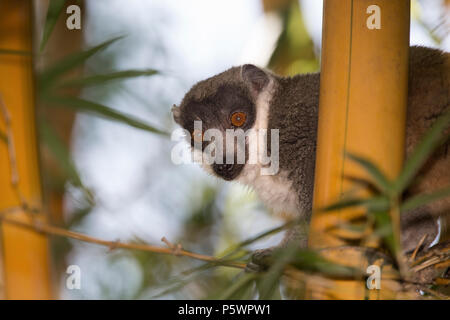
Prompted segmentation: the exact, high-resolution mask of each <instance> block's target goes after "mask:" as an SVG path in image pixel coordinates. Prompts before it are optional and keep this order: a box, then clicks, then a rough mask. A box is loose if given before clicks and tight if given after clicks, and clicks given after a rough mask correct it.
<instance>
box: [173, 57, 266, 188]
mask: <svg viewBox="0 0 450 320" xmlns="http://www.w3.org/2000/svg"><path fill="white" fill-rule="evenodd" d="M255 70H259V71H261V72H262V70H260V69H258V68H257V67H255V66H252V65H245V66H243V67H235V68H231V69H229V70H227V71H225V72H223V73H221V74H219V75H217V76H214V77H212V78H209V79H207V80H204V81H201V82H199V83H198V84H196V85H195V86H194V87H193V88H192V89H191V90H190V91H189V92H188V93H187V94H186V95H185V97H184V99H183V101H182V103H181V105H180V107H176V106H174V108H172V112H173V115H174V119H175V121H176V122H177V123H178V124H179V125H180V126H181V127H183V128H184V129H185V130H187V132H189V136H188V137H187V138H188V141H190V144H191V147H192V150H193V152H201V153H202V156H203V155H204V154H205V153H208V154H211V153H210V152H211V149H212V148H210V147H209V146H212V144H214V145H215V148H216V149H215V151H213V155H214V161H213V163H212V164H209V169H210V170H208V168H206V169H207V171H209V172H212V173H213V174H215V175H216V176H218V177H219V178H222V179H224V180H233V179H236V178H237V177H238V176H239V174H240V173H241V172H242V170H243V168H244V167H245V164H246V163H247V161H248V137H244V140H241V141H240V142H239V138H235V136H233V134H236V135H237V134H242V133H245V132H248V130H249V129H252V128H253V126H254V124H255V121H256V112H257V110H256V105H255V101H256V98H257V94H255V92H254V90H253V87H252V84H251V83H249V82H248V80H247V79H248V77H247V76H248V72H249V71H255ZM199 125H200V127H199ZM219 140H220V141H219ZM240 143H241V144H245V145H240ZM220 149H221V150H222V152H221V153H219V152H217V151H218V150H220ZM238 150H241V151H242V150H244V151H243V154H244V155H243V158H242V157H240V158H238ZM216 152H217V153H216Z"/></svg>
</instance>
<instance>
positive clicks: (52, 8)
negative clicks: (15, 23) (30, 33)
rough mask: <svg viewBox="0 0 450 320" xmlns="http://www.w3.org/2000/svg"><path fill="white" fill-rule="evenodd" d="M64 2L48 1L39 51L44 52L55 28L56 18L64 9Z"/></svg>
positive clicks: (59, 0) (58, 0)
mask: <svg viewBox="0 0 450 320" xmlns="http://www.w3.org/2000/svg"><path fill="white" fill-rule="evenodd" d="M65 2H66V1H65V0H50V3H49V5H48V9H47V17H46V18H45V25H44V33H43V34H42V40H41V45H40V49H39V50H40V51H41V52H42V50H44V47H45V45H46V44H47V41H48V39H49V38H50V35H51V34H52V31H53V29H54V28H55V25H56V22H57V21H58V17H59V15H60V14H61V11H62V9H63V8H64V4H65Z"/></svg>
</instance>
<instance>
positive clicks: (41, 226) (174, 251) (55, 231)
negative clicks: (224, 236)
mask: <svg viewBox="0 0 450 320" xmlns="http://www.w3.org/2000/svg"><path fill="white" fill-rule="evenodd" d="M0 221H1V222H5V223H8V224H12V225H15V226H18V227H22V228H26V229H29V230H32V231H35V232H39V233H45V234H48V235H53V236H60V237H66V238H71V239H75V240H79V241H84V242H89V243H95V244H98V245H101V246H105V247H108V248H109V249H110V250H114V249H117V248H120V249H133V250H140V251H147V252H153V253H162V254H170V255H175V256H185V257H190V258H193V259H196V260H202V261H207V262H212V263H215V264H219V265H223V266H228V267H233V268H240V269H243V268H245V263H239V262H232V261H225V260H221V259H218V258H215V257H212V256H207V255H203V254H198V253H194V252H190V251H186V250H183V249H182V248H181V246H180V245H177V246H171V247H169V248H163V247H158V246H152V245H148V244H139V243H124V242H120V241H108V240H103V239H98V238H94V237H91V236H87V235H85V234H82V233H78V232H74V231H70V230H66V229H63V228H59V227H55V226H52V225H49V224H47V223H45V222H42V221H38V220H36V219H34V221H33V222H25V221H21V220H18V219H15V218H12V217H7V216H6V214H5V213H2V214H0ZM164 239H165V238H164ZM166 241H167V240H166Z"/></svg>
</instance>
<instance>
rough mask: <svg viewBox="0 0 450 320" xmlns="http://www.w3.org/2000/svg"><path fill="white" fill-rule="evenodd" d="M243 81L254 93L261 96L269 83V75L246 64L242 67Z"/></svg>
mask: <svg viewBox="0 0 450 320" xmlns="http://www.w3.org/2000/svg"><path fill="white" fill-rule="evenodd" d="M241 76H242V80H244V81H245V82H247V83H248V84H249V85H250V88H251V90H252V91H253V92H252V93H256V94H259V93H260V92H261V91H262V90H263V89H264V88H265V87H266V86H267V84H268V83H269V75H268V74H267V73H266V72H265V71H264V70H262V69H260V68H258V67H257V66H254V65H252V64H244V65H243V66H242V67H241Z"/></svg>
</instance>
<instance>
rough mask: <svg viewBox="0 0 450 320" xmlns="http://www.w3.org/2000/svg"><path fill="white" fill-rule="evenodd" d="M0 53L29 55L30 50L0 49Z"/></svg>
mask: <svg viewBox="0 0 450 320" xmlns="http://www.w3.org/2000/svg"><path fill="white" fill-rule="evenodd" d="M0 54H11V55H17V56H31V55H32V53H31V52H30V51H25V50H12V49H0Z"/></svg>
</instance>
